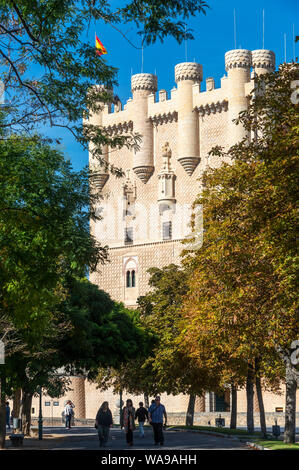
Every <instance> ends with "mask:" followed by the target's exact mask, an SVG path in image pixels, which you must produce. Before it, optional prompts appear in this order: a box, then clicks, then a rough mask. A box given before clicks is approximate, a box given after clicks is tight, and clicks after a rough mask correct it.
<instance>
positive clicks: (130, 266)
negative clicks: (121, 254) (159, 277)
mask: <svg viewBox="0 0 299 470" xmlns="http://www.w3.org/2000/svg"><path fill="white" fill-rule="evenodd" d="M124 271H125V280H124V281H125V287H126V288H130V287H136V284H137V273H138V271H137V263H136V260H135V259H133V258H129V259H128V260H127V262H126V263H125V267H124Z"/></svg>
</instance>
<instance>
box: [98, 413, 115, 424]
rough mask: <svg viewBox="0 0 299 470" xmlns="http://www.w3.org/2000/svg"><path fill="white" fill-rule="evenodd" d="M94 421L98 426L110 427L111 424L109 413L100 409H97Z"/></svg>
mask: <svg viewBox="0 0 299 470" xmlns="http://www.w3.org/2000/svg"><path fill="white" fill-rule="evenodd" d="M96 421H97V422H98V424H99V425H102V426H110V424H112V414H111V411H110V410H107V411H102V410H101V409H99V411H98V412H97V416H96Z"/></svg>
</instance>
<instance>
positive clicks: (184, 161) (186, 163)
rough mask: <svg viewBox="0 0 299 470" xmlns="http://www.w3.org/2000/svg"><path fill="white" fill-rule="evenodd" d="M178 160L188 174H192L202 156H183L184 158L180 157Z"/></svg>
mask: <svg viewBox="0 0 299 470" xmlns="http://www.w3.org/2000/svg"><path fill="white" fill-rule="evenodd" d="M178 161H179V162H180V164H181V165H182V167H183V168H184V170H185V172H186V173H187V175H189V176H191V175H192V173H193V171H194V170H195V168H196V167H197V165H198V164H199V162H200V158H199V157H182V158H178Z"/></svg>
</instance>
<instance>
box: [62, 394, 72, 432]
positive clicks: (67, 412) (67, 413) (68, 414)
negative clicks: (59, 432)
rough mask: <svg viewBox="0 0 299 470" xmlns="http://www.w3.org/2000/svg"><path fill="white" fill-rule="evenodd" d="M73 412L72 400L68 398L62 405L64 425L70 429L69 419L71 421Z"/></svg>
mask: <svg viewBox="0 0 299 470" xmlns="http://www.w3.org/2000/svg"><path fill="white" fill-rule="evenodd" d="M73 413H74V411H73V406H72V402H71V400H68V401H67V402H66V405H65V407H64V416H65V427H66V428H67V429H71V421H72V416H73Z"/></svg>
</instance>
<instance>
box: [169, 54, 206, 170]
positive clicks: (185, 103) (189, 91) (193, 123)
mask: <svg viewBox="0 0 299 470" xmlns="http://www.w3.org/2000/svg"><path fill="white" fill-rule="evenodd" d="M175 81H176V83H177V109H178V147H177V148H178V161H179V162H180V163H181V165H182V167H183V168H184V170H185V171H186V173H187V174H188V175H189V176H191V175H192V173H193V171H194V170H195V168H196V167H197V165H198V163H199V160H200V158H199V132H198V116H197V113H195V112H194V111H193V88H192V87H193V85H194V84H195V83H200V82H201V81H202V66H201V65H200V64H197V63H195V62H182V63H181V64H177V65H176V66H175Z"/></svg>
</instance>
